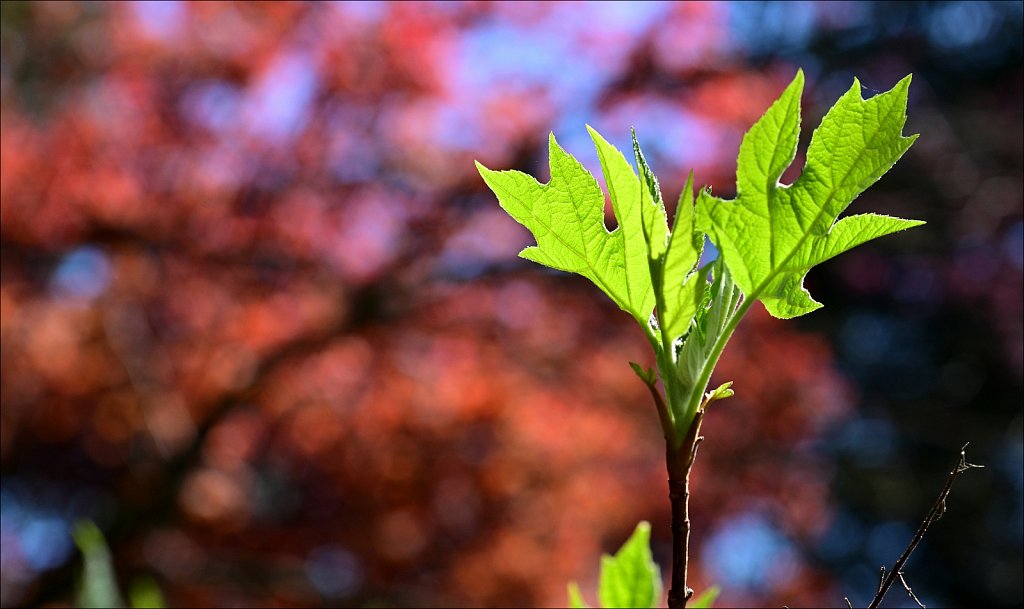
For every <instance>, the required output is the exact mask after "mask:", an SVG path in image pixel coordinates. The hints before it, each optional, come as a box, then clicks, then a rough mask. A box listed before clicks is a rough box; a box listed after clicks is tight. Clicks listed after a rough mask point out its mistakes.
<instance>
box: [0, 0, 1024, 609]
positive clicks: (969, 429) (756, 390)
mask: <svg viewBox="0 0 1024 609" xmlns="http://www.w3.org/2000/svg"><path fill="white" fill-rule="evenodd" d="M1022 7H1024V4H1022V3H1020V2H1005V3H1002V2H981V1H970V2H960V1H958V2H937V3H898V2H891V3H889V2H887V3H879V4H871V3H831V2H829V3H775V2H768V3H758V2H737V3H715V4H700V3H684V4H668V3H651V4H644V3H628V4H627V3H595V4H586V5H584V4H571V3H568V4H560V3H556V4H529V3H519V2H517V3H480V2H467V3H430V4H421V3H395V4H387V3H345V2H341V3H310V4H307V3H274V4H271V3H259V4H250V3H217V4H215V3H205V2H204V3H198V2H197V3H192V2H178V1H170V2H139V3H103V2H90V3H81V4H79V3H64V2H60V3H58V2H53V3H50V2H47V3H43V2H39V3H28V2H4V3H2V5H0V34H2V37H0V45H2V60H0V100H2V108H0V126H2V144H0V169H2V180H0V196H2V204H0V253H2V262H0V305H2V316H0V317H2V321H0V354H2V359H0V373H2V381H0V398H2V411H0V421H2V427H0V468H2V474H3V476H2V483H0V507H2V525H0V549H2V560H0V583H2V592H0V601H2V604H3V605H5V606H14V605H51V606H60V605H66V604H68V603H70V602H72V599H73V591H74V582H75V576H76V572H77V569H78V568H79V565H80V563H79V559H78V557H77V554H76V552H75V550H74V546H73V543H72V540H71V537H70V535H69V529H70V527H71V526H72V524H73V523H74V522H75V521H76V520H77V519H79V518H83V517H88V518H91V519H93V520H94V521H96V522H97V523H98V524H99V525H100V527H101V528H102V529H103V530H104V531H105V533H106V535H107V537H108V540H109V542H110V545H111V548H112V552H113V555H114V559H115V566H116V568H117V572H118V574H119V576H120V578H121V580H122V583H123V584H124V585H127V583H128V582H130V581H132V580H133V579H135V578H137V577H140V576H152V577H154V578H155V579H156V581H157V582H158V583H159V585H160V587H161V589H162V590H163V591H164V593H165V595H166V596H167V599H168V602H169V603H170V604H172V605H180V606H204V605H213V606H246V605H259V606H297V605H345V606H374V607H387V606H424V605H433V606H467V605H471V606H484V605H486V606H535V605H547V606H558V605H563V604H564V603H565V598H566V597H565V585H566V583H567V582H568V581H569V580H571V579H576V580H578V581H580V583H581V585H582V587H583V590H584V594H585V596H586V597H587V598H588V599H589V600H590V601H591V602H593V601H594V589H595V586H596V577H597V569H598V564H599V555H600V553H601V552H602V551H612V550H614V549H615V548H617V547H618V546H619V544H621V543H622V541H624V540H625V538H626V537H627V536H628V534H629V533H630V532H631V531H632V529H633V527H634V526H635V524H636V523H637V521H638V520H641V519H647V520H650V521H651V522H652V524H653V526H654V538H653V545H654V552H655V556H656V558H657V559H658V560H659V562H660V563H661V564H662V565H663V570H664V569H665V568H667V566H668V564H669V560H670V537H669V532H668V522H669V510H668V500H667V493H666V486H667V485H666V484H665V478H666V475H665V473H664V464H663V454H664V453H663V445H662V440H661V436H660V432H659V427H658V422H657V416H656V413H655V409H654V407H653V406H652V404H651V403H650V398H649V396H648V395H647V394H646V391H645V388H644V386H643V384H642V383H640V382H639V381H638V380H637V379H636V378H635V377H634V376H633V373H632V372H631V371H630V370H629V367H628V366H627V365H626V362H627V361H628V360H631V359H632V360H638V361H643V362H646V363H647V364H651V363H652V362H651V361H649V360H650V359H651V358H650V356H649V355H648V354H647V349H648V347H647V343H646V341H645V340H644V338H643V336H642V333H641V332H640V331H639V329H638V328H637V327H635V325H634V323H633V322H632V320H631V319H630V318H629V317H628V315H626V314H624V313H622V312H621V311H618V310H617V309H616V308H615V306H614V305H613V304H612V303H611V302H610V301H608V300H607V299H605V298H604V297H603V295H602V294H601V293H600V292H599V291H598V290H597V289H596V288H594V287H593V286H592V285H590V284H589V283H588V282H587V281H586V280H584V279H581V278H578V277H574V276H569V275H565V274H560V273H555V272H549V271H547V270H545V269H543V268H541V267H538V266H536V265H531V264H530V263H527V262H525V261H522V260H520V259H518V258H516V253H517V252H518V251H519V250H520V249H521V248H522V247H524V246H526V245H528V244H529V243H531V240H530V238H529V234H528V232H527V231H526V230H525V229H523V228H522V227H520V226H519V225H517V224H516V223H515V222H514V221H513V220H511V219H510V218H509V217H507V216H506V215H505V214H504V213H503V212H502V211H501V210H500V208H499V207H498V204H497V202H496V200H495V198H494V196H493V195H492V194H491V193H490V192H489V191H487V190H486V187H485V186H484V184H483V182H482V180H481V179H480V178H479V176H478V175H477V173H476V171H475V170H474V167H473V160H474V159H479V160H480V161H481V162H483V163H484V164H486V165H488V166H489V167H493V168H509V167H513V168H517V169H520V170H523V171H527V172H530V173H533V174H536V175H538V176H539V177H541V178H542V179H546V175H547V159H546V150H545V142H546V137H547V133H548V132H549V131H554V132H555V133H556V135H557V136H558V138H559V141H560V142H561V143H562V144H563V145H564V146H565V147H566V148H567V149H568V150H570V151H571V152H572V153H574V154H576V155H577V156H578V157H579V158H580V160H581V161H583V162H584V164H585V165H587V166H588V167H589V168H591V169H596V168H597V167H598V166H599V165H598V163H597V159H596V156H595V154H594V152H593V149H592V147H591V144H590V142H589V140H588V138H587V134H586V131H585V129H584V124H585V123H590V124H592V125H594V126H595V127H596V128H597V129H599V130H600V131H601V132H602V133H603V134H604V135H605V136H606V137H608V138H609V140H610V141H612V142H613V143H615V144H617V145H619V146H620V147H622V148H624V149H625V148H626V147H627V146H628V133H629V127H630V126H635V127H636V129H637V132H638V134H639V137H640V141H641V143H642V144H643V146H644V148H645V151H646V153H647V155H648V159H649V160H650V161H651V163H652V165H653V168H654V170H655V171H656V173H657V174H658V175H659V177H660V178H661V180H662V189H663V191H664V192H666V195H667V197H668V198H669V199H670V200H672V201H674V200H675V197H676V195H677V194H678V192H679V189H680V188H681V186H682V183H683V180H684V178H685V175H686V173H687V172H688V171H689V170H690V169H691V168H692V169H694V170H695V171H696V176H697V182H698V183H706V184H712V185H714V187H715V192H716V193H717V194H721V195H730V194H731V193H733V192H734V190H735V186H734V183H735V177H734V172H735V158H736V154H737V150H738V146H739V142H740V138H741V136H742V134H743V132H744V130H745V129H746V128H747V127H749V126H750V125H751V124H752V123H753V121H754V120H756V119H757V118H758V116H759V115H760V113H761V112H763V111H764V109H765V108H766V107H767V105H768V104H769V103H770V102H771V101H772V100H773V99H774V98H775V97H776V96H777V95H778V94H779V93H780V92H781V90H782V89H783V87H784V86H785V85H786V84H787V83H788V82H789V80H790V79H791V78H792V76H793V74H794V73H795V71H796V69H797V68H798V67H803V68H804V70H805V71H806V73H807V80H808V85H807V90H806V92H805V96H804V127H803V137H802V146H805V145H806V142H807V141H808V140H809V137H810V132H811V129H812V128H813V127H814V126H815V125H817V123H818V121H819V119H820V117H821V116H822V114H823V113H824V112H825V111H826V110H827V109H828V107H829V106H830V105H831V104H832V103H833V102H834V101H835V99H836V98H838V96H839V95H840V94H841V93H842V92H843V91H845V90H846V89H847V88H848V87H849V86H850V83H851V82H852V79H853V78H854V77H855V76H856V77H858V78H860V80H861V82H862V83H863V84H864V86H865V94H866V95H871V94H873V93H875V92H878V91H884V90H886V89H888V88H890V87H891V86H892V85H893V84H894V83H895V82H896V81H897V80H899V79H900V78H901V77H902V76H904V75H905V74H907V73H910V72H913V73H914V81H913V85H912V87H911V92H910V110H909V121H908V124H907V128H906V132H907V133H921V134H922V135H921V138H920V140H919V141H918V142H917V144H916V145H915V146H914V147H913V148H912V149H911V150H910V151H909V153H908V154H907V155H906V156H905V157H904V158H903V160H902V161H901V162H900V163H899V164H898V165H897V166H896V167H895V168H894V169H893V170H892V171H891V172H890V173H889V174H888V175H886V176H885V177H884V178H883V179H882V180H881V182H880V183H879V184H878V185H877V186H875V187H873V188H872V189H870V190H869V191H868V192H867V193H865V195H863V196H862V197H861V198H860V199H859V200H858V201H856V203H855V204H854V206H853V207H852V210H856V212H866V211H883V212H885V213H891V214H893V215H898V216H902V217H909V218H919V219H923V220H926V221H927V222H928V224H927V225H926V226H925V227H923V228H919V229H915V230H913V231H910V232H908V233H905V234H902V235H900V236H899V237H891V238H887V239H882V240H879V241H876V242H872V243H871V244H870V245H866V246H863V247H861V248H858V249H856V250H854V251H853V252H851V253H849V254H845V255H844V256H842V257H840V258H838V259H837V260H835V261H833V262H829V263H828V264H825V265H823V266H822V267H820V268H818V269H817V270H815V271H813V272H812V273H811V274H810V276H809V278H808V280H807V285H808V287H809V289H810V290H811V292H812V293H813V294H814V295H815V296H816V297H817V298H818V299H819V300H820V301H822V302H823V303H825V305H826V306H825V308H824V309H822V310H820V311H818V312H816V313H814V314H813V315H810V316H807V317H804V318H801V319H799V320H797V321H793V322H785V323H783V322H779V321H777V320H773V319H770V318H769V317H768V316H767V315H766V314H765V313H764V311H763V309H762V308H761V307H760V306H758V307H756V308H755V310H753V311H752V314H751V315H749V316H748V318H747V319H746V320H745V321H744V322H743V324H742V325H741V326H740V329H739V331H738V333H737V335H736V337H735V338H734V339H733V341H732V342H731V344H730V345H729V349H728V350H727V352H726V355H725V357H724V359H723V361H722V363H721V365H720V367H719V372H720V378H719V381H724V380H728V379H732V380H735V382H736V384H735V388H736V390H737V396H736V397H735V398H733V399H730V400H726V401H724V402H719V403H717V404H716V405H715V408H714V409H713V411H712V412H711V413H710V414H709V416H708V418H707V419H706V420H705V435H706V437H707V441H706V442H705V444H704V445H703V447H702V449H701V454H700V458H699V459H698V463H697V466H696V470H695V472H694V479H693V488H694V498H693V505H692V510H693V515H692V518H693V521H694V527H695V532H694V539H693V547H692V556H693V557H694V562H695V566H694V567H692V571H691V574H692V578H693V580H694V582H693V583H694V587H695V588H697V589H698V591H699V590H701V589H703V588H705V587H706V586H708V585H711V584H719V585H720V586H721V587H722V589H723V593H722V596H721V599H720V602H719V606H732V605H748V606H750V605H770V606H781V605H789V606H802V605H817V606H845V604H844V603H843V600H842V598H843V597H844V596H848V597H850V599H851V600H852V601H853V603H854V605H858V604H859V605H861V606H863V605H865V604H866V603H867V602H868V600H869V599H870V597H871V596H872V594H873V591H874V590H875V587H876V582H877V573H878V568H879V567H880V566H881V565H883V564H886V565H891V564H892V562H893V561H894V560H895V559H896V557H897V556H898V554H899V553H900V551H901V550H902V548H903V547H904V546H905V545H906V544H907V543H908V542H909V540H910V538H911V537H912V535H913V531H914V529H915V528H916V526H917V524H918V523H919V522H920V519H921V518H922V517H923V515H924V514H925V512H926V511H927V509H928V507H929V506H930V505H931V503H932V501H933V500H934V498H935V496H936V495H937V493H938V491H939V489H940V488H941V487H942V484H943V482H944V480H945V477H946V474H947V472H948V471H949V470H950V469H951V468H952V467H953V465H954V464H955V463H956V459H957V454H958V450H959V448H960V447H961V446H962V445H963V444H964V443H966V442H970V443H971V445H970V447H969V448H968V458H969V460H971V461H973V462H975V463H980V464H984V465H985V469H983V470H973V471H971V472H969V473H968V474H966V475H964V476H963V477H962V478H961V479H960V480H959V481H958V483H957V485H956V487H955V488H954V490H953V493H952V498H951V500H950V501H949V504H948V508H949V509H948V512H947V514H946V516H945V518H944V519H943V520H941V521H940V522H939V523H938V524H937V525H935V526H934V527H933V528H932V530H931V531H930V532H929V534H928V536H927V538H926V539H925V541H924V543H923V545H922V546H921V547H920V548H919V550H918V551H917V553H916V554H915V555H914V556H913V557H912V559H911V561H910V563H909V564H908V566H907V568H906V574H907V577H908V580H909V583H910V584H911V585H912V586H913V587H914V589H915V592H916V593H917V595H918V596H919V597H920V598H921V599H922V601H924V603H925V604H928V605H936V606H953V605H984V606H993V607H996V606H998V607H1012V606H1018V607H1019V606H1021V604H1022V581H1021V576H1020V574H1021V569H1022V564H1021V563H1022V535H1024V524H1022V523H1024V508H1022V494H1024V467H1022V463H1024V451H1022V416H1021V412H1022V410H1021V403H1022V376H1024V373H1022V363H1024V342H1022V280H1021V277H1022V266H1024V261H1022V259H1024V255H1022V250H1024V223H1022V130H1024V125H1022V63H1021V58H1022V34H1021V31H1022V13H1024V8H1022ZM801 154H802V152H801ZM801 164H802V156H798V158H797V162H796V163H795V165H794V167H793V168H792V169H791V170H790V171H789V172H788V173H787V178H786V179H792V178H794V177H795V176H796V175H798V174H799V167H800V165H801ZM887 602H888V606H893V607H899V606H913V604H912V601H911V599H910V598H909V597H908V596H907V595H906V593H905V592H904V591H903V590H901V589H900V588H899V587H898V586H897V587H896V588H894V589H893V590H892V591H891V592H890V593H889V595H888V598H887Z"/></svg>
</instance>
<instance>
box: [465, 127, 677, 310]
mask: <svg viewBox="0 0 1024 609" xmlns="http://www.w3.org/2000/svg"><path fill="white" fill-rule="evenodd" d="M588 129H589V127H588ZM590 136H591V138H592V139H593V140H594V145H595V146H596V147H597V152H598V156H599V157H600V159H601V167H602V169H603V171H604V176H605V181H606V183H607V184H608V191H609V193H610V195H611V200H612V208H613V210H614V212H615V217H616V219H617V220H618V223H619V225H618V226H617V227H616V228H615V230H613V231H609V230H608V229H607V228H606V227H605V224H604V194H603V193H602V192H601V187H600V186H599V185H598V183H597V180H595V179H594V176H592V175H591V174H590V173H588V172H587V170H586V169H584V168H583V166H582V165H581V164H580V163H579V161H577V160H576V159H575V158H573V156H572V155H570V154H569V153H567V152H566V151H565V150H563V149H562V147H561V146H559V145H558V142H557V141H555V136H554V134H551V136H550V138H549V140H548V151H549V155H550V159H549V164H550V167H551V180H550V181H549V182H548V183H547V184H541V183H539V182H538V181H537V180H535V179H534V178H533V177H532V176H529V175H527V174H525V173H522V172H519V171H492V170H490V169H488V168H486V167H484V166H483V165H481V164H480V163H477V169H478V170H479V171H480V175H481V176H482V177H483V178H484V181H485V182H487V185H488V186H489V187H490V188H491V190H492V191H494V194H495V195H497V197H498V202H499V203H500V204H501V206H502V208H504V209H505V211H507V212H508V213H509V215H510V216H512V217H513V218H515V219H516V221H518V222H519V223H520V224H522V225H523V226H525V227H526V228H528V229H529V230H530V232H532V233H533V236H534V238H535V239H536V240H537V245H536V246H532V247H527V248H526V249H524V250H523V251H522V252H520V253H519V255H520V256H522V257H523V258H526V259H528V260H532V261H534V262H537V263H539V264H543V265H545V266H549V267H551V268H555V269H559V270H563V271H569V272H571V273H578V274H580V275H583V276H584V277H587V278H588V279H590V280H591V281H593V282H594V283H595V284H596V285H597V286H598V287H599V288H601V289H602V290H603V291H604V292H605V294H607V295H608V296H609V297H610V298H611V299H612V300H613V301H615V303H616V304H618V305H619V307H620V308H621V309H622V310H624V311H626V312H628V313H629V314H630V315H632V316H633V317H634V318H635V319H636V320H637V321H638V322H640V324H641V325H644V326H646V325H647V322H648V319H649V318H650V315H651V311H652V310H653V309H654V290H653V289H652V286H651V275H650V268H649V265H648V250H647V242H646V239H645V238H644V225H643V211H642V207H641V197H642V189H641V186H640V180H639V179H638V178H637V176H636V174H635V173H634V172H633V168H632V167H631V166H630V165H629V163H628V162H627V161H626V159H625V158H624V157H623V156H622V153H620V152H619V151H618V150H616V149H615V147H614V146H612V145H611V144H609V143H608V142H607V141H605V140H604V138H602V137H601V136H600V135H599V134H598V133H597V132H596V131H594V130H593V129H590ZM652 224H653V223H652ZM665 230H666V231H667V230H668V229H667V228H666V229H665Z"/></svg>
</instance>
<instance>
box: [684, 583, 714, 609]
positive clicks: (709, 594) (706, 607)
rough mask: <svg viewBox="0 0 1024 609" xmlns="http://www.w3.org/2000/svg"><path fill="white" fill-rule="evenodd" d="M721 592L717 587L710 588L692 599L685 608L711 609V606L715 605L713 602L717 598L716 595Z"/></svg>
mask: <svg viewBox="0 0 1024 609" xmlns="http://www.w3.org/2000/svg"><path fill="white" fill-rule="evenodd" d="M720 592H721V590H720V589H719V588H718V586H711V587H710V588H708V589H707V590H705V591H704V592H701V593H700V594H699V595H697V596H695V597H693V599H691V600H690V602H688V603H686V606H687V607H689V608H690V609H711V606H712V605H714V604H715V600H716V599H717V598H718V594H719V593H720Z"/></svg>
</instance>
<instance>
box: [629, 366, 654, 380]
mask: <svg viewBox="0 0 1024 609" xmlns="http://www.w3.org/2000/svg"><path fill="white" fill-rule="evenodd" d="M629 367H630V368H632V369H633V372H635V373H636V375H637V376H639V377H640V380H641V381H643V382H645V383H647V384H648V385H653V384H654V383H655V382H656V381H657V380H658V377H656V376H655V375H654V370H653V369H651V368H644V367H643V366H641V365H640V364H638V363H636V362H629Z"/></svg>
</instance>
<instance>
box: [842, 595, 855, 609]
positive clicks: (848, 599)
mask: <svg viewBox="0 0 1024 609" xmlns="http://www.w3.org/2000/svg"><path fill="white" fill-rule="evenodd" d="M843 600H844V601H846V606H847V607H849V608H850V609H853V603H851V602H850V597H849V596H844V597H843Z"/></svg>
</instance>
